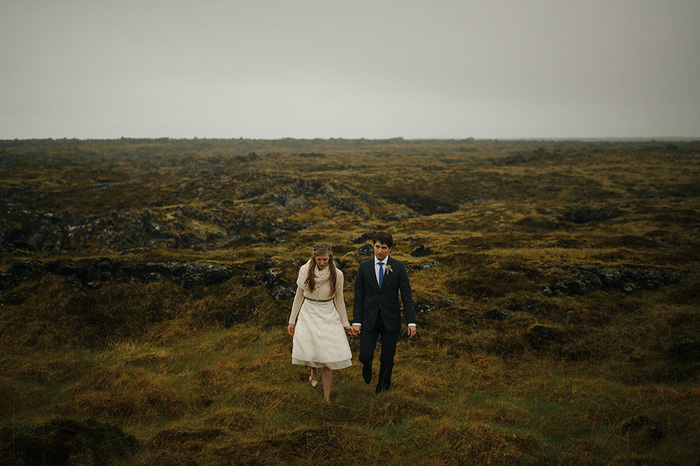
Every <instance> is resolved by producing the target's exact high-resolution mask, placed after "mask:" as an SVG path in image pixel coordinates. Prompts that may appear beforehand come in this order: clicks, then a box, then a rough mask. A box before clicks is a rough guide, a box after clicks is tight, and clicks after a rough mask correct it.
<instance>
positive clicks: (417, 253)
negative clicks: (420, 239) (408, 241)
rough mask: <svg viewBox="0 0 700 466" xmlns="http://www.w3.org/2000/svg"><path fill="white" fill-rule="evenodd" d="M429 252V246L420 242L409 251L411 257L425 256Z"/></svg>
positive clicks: (430, 252)
mask: <svg viewBox="0 0 700 466" xmlns="http://www.w3.org/2000/svg"><path fill="white" fill-rule="evenodd" d="M430 254H432V251H431V250H430V248H427V247H425V246H423V245H422V244H421V245H420V246H418V247H417V248H416V249H414V250H413V251H412V252H411V256H413V257H425V256H429V255H430Z"/></svg>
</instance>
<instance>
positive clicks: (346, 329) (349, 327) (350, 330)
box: [345, 326, 355, 337]
mask: <svg viewBox="0 0 700 466" xmlns="http://www.w3.org/2000/svg"><path fill="white" fill-rule="evenodd" d="M345 331H346V332H348V335H350V336H353V337H354V336H355V329H354V328H352V327H351V326H347V327H345Z"/></svg>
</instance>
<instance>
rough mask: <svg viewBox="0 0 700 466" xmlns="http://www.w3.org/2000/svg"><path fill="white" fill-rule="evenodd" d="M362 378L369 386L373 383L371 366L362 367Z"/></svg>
mask: <svg viewBox="0 0 700 466" xmlns="http://www.w3.org/2000/svg"><path fill="white" fill-rule="evenodd" d="M362 378H363V379H365V383H366V384H368V385H369V383H370V382H371V381H372V366H370V365H369V364H367V365H364V366H362Z"/></svg>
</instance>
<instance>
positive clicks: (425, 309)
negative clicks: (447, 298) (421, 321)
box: [413, 303, 433, 314]
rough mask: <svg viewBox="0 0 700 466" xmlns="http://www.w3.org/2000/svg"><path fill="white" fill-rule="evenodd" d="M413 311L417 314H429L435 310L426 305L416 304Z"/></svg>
mask: <svg viewBox="0 0 700 466" xmlns="http://www.w3.org/2000/svg"><path fill="white" fill-rule="evenodd" d="M413 309H414V310H415V311H416V314H427V313H429V312H431V311H432V310H433V308H432V307H430V305H428V304H425V303H415V304H414V306H413Z"/></svg>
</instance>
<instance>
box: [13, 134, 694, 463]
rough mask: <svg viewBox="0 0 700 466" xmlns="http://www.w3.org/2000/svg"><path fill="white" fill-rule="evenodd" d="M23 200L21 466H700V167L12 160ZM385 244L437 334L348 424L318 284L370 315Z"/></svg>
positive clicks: (422, 338)
mask: <svg viewBox="0 0 700 466" xmlns="http://www.w3.org/2000/svg"><path fill="white" fill-rule="evenodd" d="M0 192H1V193H2V196H0V241H1V243H0V250H1V251H2V258H1V259H0V458H3V459H2V460H0V464H44V463H47V464H48V462H49V461H53V462H52V463H51V464H150V463H154V462H160V463H162V464H299V463H312V462H313V463H317V464H339V463H346V462H354V463H359V464H369V463H376V462H378V461H379V460H380V459H381V460H383V461H388V462H389V463H390V464H435V465H437V464H562V465H568V464H584V465H585V464H590V465H598V464H617V465H632V464H645V465H646V464H677V465H696V464H698V463H699V462H700V416H698V411H699V408H700V403H699V402H698V400H700V305H699V304H698V303H700V278H699V273H700V142H697V141H501V140H473V139H465V140H403V139H401V138H397V139H389V140H343V139H331V140H320V139H319V140H294V139H282V140H269V141H268V140H245V139H232V140H207V139H205V140H197V139H195V140H172V139H157V140H156V139H151V140H145V139H144V140H140V139H139V140H137V139H121V140H112V141H104V140H95V141H90V140H65V139H64V140H27V141H21V140H15V141H0ZM380 229H386V230H388V231H390V232H392V234H393V235H394V238H395V241H396V245H395V248H394V250H393V252H392V253H393V255H394V256H396V257H397V258H398V259H400V260H402V261H404V262H405V263H406V265H407V266H408V268H409V271H410V278H411V285H412V289H413V295H414V302H415V303H416V309H417V319H418V334H419V335H418V337H417V338H416V339H414V340H412V341H409V340H408V339H406V338H405V337H404V338H403V339H402V340H400V342H399V347H398V349H397V357H396V368H395V376H394V385H393V386H392V390H391V391H390V392H388V393H383V394H381V395H379V396H375V395H374V391H373V387H371V386H367V385H365V384H364V382H363V381H362V377H361V375H360V366H359V362H357V361H356V360H355V361H354V365H353V367H352V368H349V369H346V370H343V371H339V372H337V374H336V379H335V384H334V387H333V399H332V403H331V404H330V405H326V404H325V403H324V402H323V397H322V394H321V389H320V387H317V388H316V389H313V388H311V387H310V385H309V384H308V382H306V379H307V377H308V374H307V373H306V371H304V370H302V369H301V368H299V367H296V366H292V365H291V339H290V338H289V336H288V335H287V334H286V328H285V327H286V321H287V318H288V315H289V311H290V309H291V298H292V297H293V293H294V286H293V283H294V281H295V279H296V272H297V270H298V267H299V266H300V265H301V264H302V263H303V262H304V261H306V260H307V259H308V256H309V255H310V251H311V246H312V244H313V243H315V242H318V241H328V242H330V243H331V244H332V245H333V248H334V255H335V258H336V260H337V264H338V266H339V267H340V268H341V269H342V270H343V271H344V273H345V276H346V284H345V298H346V303H347V304H348V305H349V313H350V314H351V303H352V299H353V287H354V272H355V270H356V269H357V265H358V264H359V262H360V261H362V260H364V259H366V258H368V257H370V256H369V254H371V247H370V242H371V235H372V233H373V232H374V231H377V230H380ZM350 343H351V348H352V349H353V355H354V356H355V359H356V355H357V350H358V346H359V345H358V340H357V339H354V338H351V340H350ZM3 462H4V463H3Z"/></svg>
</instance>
